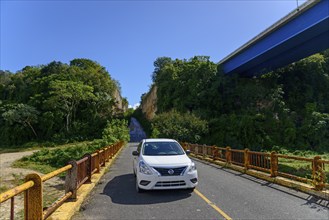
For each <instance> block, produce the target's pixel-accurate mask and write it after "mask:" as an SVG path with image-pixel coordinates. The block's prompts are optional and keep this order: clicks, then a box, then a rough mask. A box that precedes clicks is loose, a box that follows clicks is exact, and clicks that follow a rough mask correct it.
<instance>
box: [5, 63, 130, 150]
mask: <svg viewBox="0 0 329 220" xmlns="http://www.w3.org/2000/svg"><path fill="white" fill-rule="evenodd" d="M119 87H120V85H119V82H117V81H115V80H114V79H112V78H111V76H110V74H109V73H108V72H107V71H106V69H105V68H104V67H103V66H101V65H100V64H98V63H97V62H95V61H92V60H89V59H74V60H72V61H70V64H65V63H61V62H55V61H54V62H51V63H49V64H47V65H40V66H27V67H25V68H23V69H22V70H21V71H18V72H17V73H11V72H9V71H0V100H1V101H0V138H1V145H17V144H21V143H25V142H28V141H31V140H35V141H44V140H47V141H48V140H52V141H64V140H84V139H90V138H99V137H101V136H102V134H101V131H102V130H103V128H104V127H105V126H106V124H107V120H111V119H112V118H113V117H114V115H115V114H116V112H115V111H116V109H117V108H116V102H117V100H116V99H115V97H114V94H115V92H120V88H119ZM124 103H125V104H126V105H127V101H126V100H124Z"/></svg>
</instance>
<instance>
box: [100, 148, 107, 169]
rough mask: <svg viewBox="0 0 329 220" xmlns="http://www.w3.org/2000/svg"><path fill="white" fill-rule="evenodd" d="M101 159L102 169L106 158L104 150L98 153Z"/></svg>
mask: <svg viewBox="0 0 329 220" xmlns="http://www.w3.org/2000/svg"><path fill="white" fill-rule="evenodd" d="M100 154H101V157H102V167H105V161H106V157H105V150H104V149H103V150H101V152H100Z"/></svg>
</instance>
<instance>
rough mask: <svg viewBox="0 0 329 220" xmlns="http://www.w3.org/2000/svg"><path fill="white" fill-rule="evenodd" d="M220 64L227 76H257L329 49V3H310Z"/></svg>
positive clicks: (325, 1) (325, 0) (324, 0)
mask: <svg viewBox="0 0 329 220" xmlns="http://www.w3.org/2000/svg"><path fill="white" fill-rule="evenodd" d="M304 5H305V6H304V8H301V10H299V11H296V12H293V13H291V14H289V15H288V16H286V17H285V18H283V19H282V20H281V21H279V22H278V23H279V24H278V23H277V24H274V25H273V26H272V27H270V28H269V29H268V30H266V31H264V32H263V33H262V34H260V36H257V37H256V38H254V39H253V40H251V41H250V42H248V43H247V44H245V45H244V46H242V47H241V48H240V49H238V50H237V51H235V52H233V53H232V54H231V55H229V56H228V57H227V58H225V59H223V60H222V61H220V62H219V64H221V65H222V67H223V71H224V73H226V74H231V73H237V74H241V75H245V76H255V75H260V74H262V73H266V72H268V71H271V70H274V69H276V68H279V67H283V66H285V65H287V64H290V63H292V62H295V61H298V60H300V59H302V58H305V57H307V56H310V55H312V54H314V53H317V52H321V51H323V50H325V49H327V48H329V1H327V0H323V1H320V2H319V1H310V2H307V3H305V4H304Z"/></svg>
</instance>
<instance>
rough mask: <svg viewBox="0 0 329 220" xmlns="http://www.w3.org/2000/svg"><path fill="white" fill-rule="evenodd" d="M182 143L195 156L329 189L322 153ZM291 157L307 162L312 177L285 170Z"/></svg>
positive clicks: (326, 163)
mask: <svg viewBox="0 0 329 220" xmlns="http://www.w3.org/2000/svg"><path fill="white" fill-rule="evenodd" d="M181 145H182V146H183V148H184V149H185V150H190V151H191V153H193V154H194V155H195V156H197V157H201V158H203V159H205V158H208V159H209V158H210V159H212V160H213V161H216V160H217V161H222V162H225V163H226V164H234V165H237V166H240V167H243V168H244V170H248V169H254V170H258V171H262V172H265V173H268V174H270V177H284V178H287V179H291V180H294V181H298V182H302V183H306V184H311V185H313V186H314V189H315V190H317V191H321V190H323V189H329V184H328V182H326V170H325V166H326V165H329V161H327V160H322V159H321V157H320V156H315V157H314V158H304V157H297V156H288V155H283V154H277V153H276V152H271V153H265V152H256V151H250V150H249V149H247V148H246V149H244V150H236V149H231V148H230V147H226V148H222V147H217V146H207V145H198V144H190V143H181ZM291 160H295V161H298V162H301V163H305V164H306V167H308V169H307V170H306V171H308V172H309V173H308V176H309V178H307V177H301V176H297V175H295V174H294V173H288V172H287V171H285V170H287V166H286V165H285V163H287V162H289V161H291ZM284 162H285V163H284ZM327 167H328V166H327ZM306 171H305V172H306ZM292 172H293V171H292ZM327 172H328V171H327Z"/></svg>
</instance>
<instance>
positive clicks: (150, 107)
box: [141, 86, 157, 120]
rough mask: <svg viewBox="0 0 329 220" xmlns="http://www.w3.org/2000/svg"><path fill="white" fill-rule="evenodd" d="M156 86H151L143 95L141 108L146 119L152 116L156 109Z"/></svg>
mask: <svg viewBox="0 0 329 220" xmlns="http://www.w3.org/2000/svg"><path fill="white" fill-rule="evenodd" d="M156 103H157V87H156V86H152V88H151V90H150V91H149V92H148V93H147V94H146V95H144V96H143V98H142V103H141V108H142V112H143V113H144V114H145V116H146V118H147V119H148V120H151V119H152V118H154V116H155V113H156V111H157V105H156Z"/></svg>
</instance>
